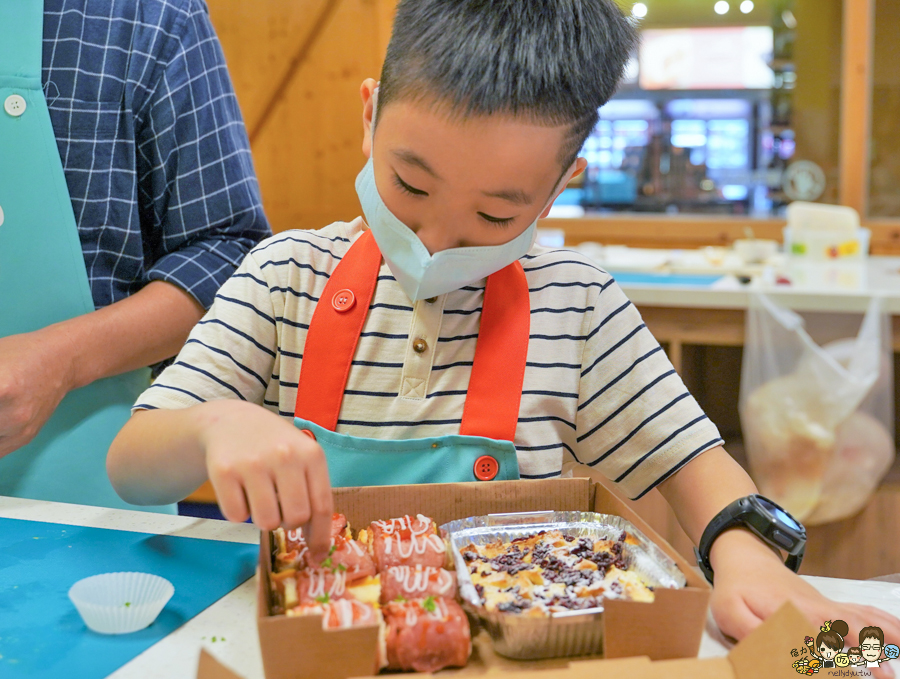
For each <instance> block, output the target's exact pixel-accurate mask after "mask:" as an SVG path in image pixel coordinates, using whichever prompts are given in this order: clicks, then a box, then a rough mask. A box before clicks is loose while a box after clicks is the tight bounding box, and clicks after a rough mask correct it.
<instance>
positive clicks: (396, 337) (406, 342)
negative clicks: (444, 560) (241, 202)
mask: <svg viewBox="0 0 900 679" xmlns="http://www.w3.org/2000/svg"><path fill="white" fill-rule="evenodd" d="M362 229H363V222H362V220H361V219H357V220H355V221H354V222H352V223H349V224H345V223H337V224H333V225H331V226H329V227H326V228H325V229H322V230H319V231H287V232H285V233H282V234H279V235H277V236H275V237H273V238H271V239H269V240H267V241H264V242H263V243H261V244H260V245H259V246H258V247H257V248H255V249H254V250H253V251H251V253H250V254H249V255H248V256H247V258H246V259H245V260H244V262H243V264H241V266H240V268H239V269H238V271H237V272H236V273H235V275H234V276H232V277H231V279H229V280H228V282H226V283H225V285H224V286H223V287H222V289H221V291H220V292H219V294H218V295H217V296H216V301H215V303H214V304H213V306H212V308H211V309H210V311H209V313H208V314H207V315H206V316H205V317H204V318H203V320H202V321H201V322H200V323H199V324H198V325H197V326H196V327H195V328H194V330H193V331H192V332H191V336H190V339H189V340H188V342H187V344H186V345H185V346H184V348H183V349H182V351H181V353H180V354H179V355H178V358H177V359H176V361H175V363H174V364H173V365H171V366H170V367H168V368H167V369H166V370H165V371H164V372H163V373H162V375H160V377H159V379H158V380H157V381H156V382H155V383H154V385H153V386H151V387H150V389H148V390H147V391H145V392H144V393H143V394H142V395H141V396H140V398H139V399H138V401H137V404H136V406H135V407H136V408H185V407H190V406H193V405H196V404H198V403H201V402H204V401H212V400H218V399H242V400H247V401H250V402H254V403H258V404H261V405H264V406H265V407H266V408H268V409H270V410H271V411H273V412H276V413H280V414H281V415H282V416H284V417H287V418H290V417H292V416H293V411H294V403H295V401H296V397H297V380H298V376H299V374H300V365H301V363H302V356H303V347H304V343H305V341H306V331H307V329H308V327H309V323H310V319H311V318H312V314H313V311H314V309H315V305H316V302H317V301H318V299H319V296H320V295H321V294H322V291H323V290H324V288H325V284H326V283H327V282H328V278H329V276H330V275H331V272H332V271H334V268H335V266H337V264H338V262H339V261H340V259H341V257H342V256H343V255H344V253H346V252H347V250H348V248H349V247H350V244H351V243H352V242H353V241H354V240H355V239H356V238H358V237H359V235H360V234H361V233H362ZM521 261H522V264H523V267H524V269H525V276H526V279H527V281H528V287H529V290H530V293H531V294H530V297H531V336H530V341H529V346H528V357H527V365H526V369H525V380H524V383H523V385H522V401H521V405H520V408H519V424H518V427H517V429H516V436H515V441H514V443H515V446H516V451H517V454H518V460H519V468H520V472H521V475H522V477H523V478H549V477H553V476H559V474H560V472H561V469H562V465H563V463H564V462H566V461H567V460H572V459H573V458H574V459H575V460H577V461H579V462H582V463H585V464H589V465H591V466H594V467H596V468H597V469H598V470H599V471H601V472H602V473H604V474H605V475H606V476H608V477H609V478H610V479H612V480H613V481H614V482H616V483H617V484H618V485H619V486H620V487H621V488H622V490H623V491H624V492H625V493H627V494H628V495H629V496H630V497H639V496H640V495H642V494H644V493H645V492H647V490H649V489H650V488H652V487H653V486H655V485H656V484H658V483H659V482H660V481H662V480H664V479H665V478H667V477H668V476H669V475H671V474H672V473H674V472H675V471H677V470H678V469H680V468H681V467H682V466H683V465H684V464H686V463H687V462H688V461H689V460H691V459H693V458H694V457H696V456H697V455H699V454H700V453H702V452H704V451H706V450H709V449H710V448H713V447H715V446H718V445H721V444H722V440H721V438H720V437H719V433H718V431H717V430H716V427H715V426H714V425H713V424H712V423H711V422H710V421H709V419H708V418H707V417H706V415H705V414H704V413H703V411H702V410H701V409H700V407H699V406H698V405H697V403H696V401H695V400H694V399H693V398H692V397H691V395H690V394H689V393H688V392H687V390H686V389H685V387H684V384H683V383H682V381H681V379H680V378H679V377H678V375H677V374H676V372H675V370H674V369H673V368H672V364H671V363H670V362H669V360H668V359H667V358H666V355H665V353H664V352H663V351H662V349H661V348H660V346H659V344H658V343H657V342H656V340H655V339H654V338H653V336H652V335H651V334H650V331H649V330H647V328H646V327H645V326H644V323H643V322H642V320H641V317H640V314H639V313H638V311H637V309H635V307H634V305H633V304H631V302H629V301H628V299H627V298H626V297H625V295H624V293H623V292H622V290H621V289H620V288H619V286H618V285H617V284H616V283H615V281H614V280H613V279H612V277H611V276H610V275H609V274H608V273H606V272H605V271H603V270H601V269H599V268H598V267H597V266H596V265H595V264H593V263H592V262H591V261H590V260H588V259H587V258H585V257H584V256H583V255H580V254H578V253H575V252H572V251H569V250H548V249H547V248H543V247H540V246H535V247H534V248H532V250H531V252H530V253H529V254H528V255H526V256H525V257H524V258H523V259H522V260H521ZM483 299H484V284H483V282H482V284H480V285H476V286H469V287H465V288H463V289H461V290H457V291H454V292H451V293H448V294H446V295H441V296H440V297H438V298H437V300H436V301H435V302H433V303H431V304H429V303H428V302H426V301H420V302H416V303H415V304H414V305H413V304H411V303H410V300H409V298H408V297H407V296H406V295H405V294H404V292H403V290H402V289H401V288H400V286H399V284H398V283H397V281H396V280H395V279H394V277H393V276H392V275H391V272H390V269H389V268H388V267H387V265H385V264H382V268H381V271H380V274H379V279H378V284H377V285H376V288H375V294H374V296H373V298H372V302H371V305H370V307H369V314H368V316H367V318H366V321H365V325H364V327H363V331H362V335H361V337H360V340H359V344H358V345H357V349H356V354H355V356H354V360H353V364H352V366H351V369H350V374H349V378H348V380H347V386H346V389H345V392H344V400H343V403H342V406H341V411H340V416H339V419H338V426H337V431H338V432H339V433H341V434H350V435H352V436H360V437H366V438H378V439H411V438H422V437H428V436H442V435H446V434H458V433H459V426H460V422H461V420H462V411H463V405H464V403H465V396H466V388H467V386H468V383H469V375H470V373H471V369H472V361H473V359H474V356H475V344H476V339H477V336H478V328H479V324H480V321H481V305H482V301H483ZM417 340H424V341H425V343H426V346H427V349H426V351H416V350H414V349H413V343H414V342H416V341H417ZM421 348H422V347H421V344H420V345H419V349H421Z"/></svg>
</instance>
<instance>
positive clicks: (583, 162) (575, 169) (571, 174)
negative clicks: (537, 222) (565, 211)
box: [539, 158, 587, 219]
mask: <svg viewBox="0 0 900 679" xmlns="http://www.w3.org/2000/svg"><path fill="white" fill-rule="evenodd" d="M585 169H587V159H585V158H576V159H575V162H574V163H572V167H570V168H569V169H568V170H566V173H565V174H564V175H563V177H562V179H560V180H559V186H557V187H556V192H555V193H554V194H553V198H552V199H551V200H550V202H549V203H547V207H545V208H544V211H543V212H542V213H541V216H540V217H539V219H546V218H547V215H549V214H550V209H551V208H552V207H553V203H555V202H556V199H557V198H559V194H561V193H562V192H563V191H565V189H566V187H567V186H568V185H569V182H570V181H572V180H573V179H574V178H575V177H577V176H578V175H580V174H581V173H582V172H584V171H585Z"/></svg>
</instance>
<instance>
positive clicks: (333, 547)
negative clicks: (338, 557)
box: [328, 545, 337, 556]
mask: <svg viewBox="0 0 900 679" xmlns="http://www.w3.org/2000/svg"><path fill="white" fill-rule="evenodd" d="M336 549H337V545H331V549H329V550H328V556H331V555H332V554H334V550H336Z"/></svg>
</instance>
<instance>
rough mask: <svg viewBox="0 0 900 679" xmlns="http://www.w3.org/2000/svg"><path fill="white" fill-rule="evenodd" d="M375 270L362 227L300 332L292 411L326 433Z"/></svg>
mask: <svg viewBox="0 0 900 679" xmlns="http://www.w3.org/2000/svg"><path fill="white" fill-rule="evenodd" d="M380 268H381V252H380V251H379V249H378V245H377V244H376V243H375V238H374V237H373V236H372V232H371V231H369V230H366V231H364V232H363V234H362V235H361V236H360V237H359V238H358V239H357V240H356V242H355V243H354V244H353V245H352V246H351V247H350V249H349V250H348V251H347V254H345V255H344V258H343V259H342V260H341V261H340V263H339V264H338V265H337V267H335V270H334V272H333V273H332V274H331V278H329V279H328V283H327V284H326V285H325V291H324V292H323V293H322V296H321V297H320V298H319V301H318V303H317V304H316V310H315V311H314V312H313V317H312V321H310V324H309V330H308V331H307V333H306V345H305V346H304V348H303V360H302V362H301V364H300V379H299V384H298V386H297V404H296V406H295V409H294V413H295V414H296V415H297V416H298V417H302V418H303V419H306V420H309V421H310V422H315V423H316V424H318V425H319V426H320V427H324V428H325V429H329V430H331V431H334V430H335V428H336V427H337V421H338V414H339V413H340V410H341V401H342V400H343V398H344V387H345V386H346V384H347V376H348V375H349V373H350V364H351V363H352V362H353V355H354V354H355V353H356V345H357V343H358V342H359V335H360V333H361V332H362V328H363V324H364V323H365V321H366V316H367V315H368V313H369V304H370V302H371V301H372V295H373V294H374V292H375V284H376V283H377V282H378V271H379V270H380Z"/></svg>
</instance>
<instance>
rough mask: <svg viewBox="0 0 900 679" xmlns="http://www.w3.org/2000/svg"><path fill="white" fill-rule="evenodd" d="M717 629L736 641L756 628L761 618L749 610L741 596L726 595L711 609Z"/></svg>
mask: <svg viewBox="0 0 900 679" xmlns="http://www.w3.org/2000/svg"><path fill="white" fill-rule="evenodd" d="M713 617H714V618H715V620H716V624H717V625H718V626H719V629H720V630H722V632H723V633H724V634H726V635H728V636H729V637H732V638H734V639H736V640H738V641H740V640H741V639H743V638H744V637H746V636H747V635H748V634H750V632H752V631H753V630H754V629H756V628H757V627H758V626H759V625H760V623H762V620H761V619H760V617H759V616H758V615H756V614H755V613H754V612H753V611H752V610H750V608H749V606H747V603H746V602H745V601H744V599H743V597H739V596H738V597H728V598H727V599H725V600H724V601H723V602H722V603H720V604H719V605H718V606H716V607H715V608H714V610H713Z"/></svg>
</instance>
